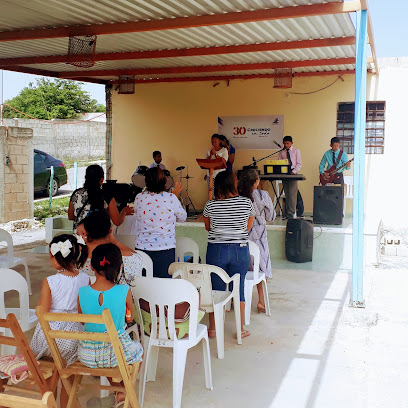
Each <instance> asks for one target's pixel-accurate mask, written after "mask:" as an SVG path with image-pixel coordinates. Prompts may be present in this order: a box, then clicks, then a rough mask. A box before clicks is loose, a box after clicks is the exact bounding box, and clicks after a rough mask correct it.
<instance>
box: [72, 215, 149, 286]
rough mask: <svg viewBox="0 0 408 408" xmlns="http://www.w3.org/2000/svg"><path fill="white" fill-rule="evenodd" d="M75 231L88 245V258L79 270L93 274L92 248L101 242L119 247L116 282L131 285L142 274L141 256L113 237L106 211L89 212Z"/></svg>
mask: <svg viewBox="0 0 408 408" xmlns="http://www.w3.org/2000/svg"><path fill="white" fill-rule="evenodd" d="M77 232H78V234H79V235H82V237H83V238H84V240H85V242H86V245H87V246H88V259H87V260H86V262H85V264H84V266H83V267H82V269H81V272H85V273H87V274H88V275H90V276H95V275H94V272H93V270H92V268H91V258H92V252H93V250H94V249H95V248H96V247H97V246H98V245H101V244H115V245H116V246H117V247H118V248H119V249H120V252H121V253H122V258H123V268H122V270H121V272H120V274H119V280H118V282H117V283H119V284H123V285H131V284H132V282H133V280H134V279H135V278H136V277H138V276H142V269H143V260H142V257H141V256H140V255H139V254H138V253H137V252H135V251H134V250H133V249H130V248H128V247H127V246H126V245H123V244H122V243H121V242H119V241H117V240H116V239H115V237H114V236H113V233H112V226H111V222H110V218H109V215H108V213H107V212H106V211H97V212H93V213H91V214H89V216H88V217H86V218H85V220H84V222H83V223H81V224H80V225H79V226H78V228H77Z"/></svg>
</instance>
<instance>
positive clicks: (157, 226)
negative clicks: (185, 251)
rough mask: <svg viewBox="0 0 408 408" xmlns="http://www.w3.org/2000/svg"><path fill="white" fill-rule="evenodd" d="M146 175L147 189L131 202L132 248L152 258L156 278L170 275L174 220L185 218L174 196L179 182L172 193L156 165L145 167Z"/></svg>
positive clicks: (181, 220)
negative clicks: (132, 218) (133, 223)
mask: <svg viewBox="0 0 408 408" xmlns="http://www.w3.org/2000/svg"><path fill="white" fill-rule="evenodd" d="M145 178H146V191H144V192H142V193H139V194H138V195H137V196H136V199H135V205H134V210H135V215H136V226H135V230H134V235H136V242H135V248H136V249H140V250H142V251H143V252H146V253H147V254H148V255H149V256H150V258H152V261H153V276H154V277H155V278H171V276H170V275H169V273H168V269H169V266H170V264H171V263H172V262H174V260H175V258H176V251H175V248H176V221H179V222H183V221H185V220H186V218H187V214H186V211H185V210H184V208H183V207H182V206H181V204H180V201H179V199H178V198H177V196H178V195H179V194H180V191H181V184H180V183H179V182H177V183H176V185H175V188H174V194H173V193H168V192H166V191H164V189H165V186H166V181H167V179H166V176H165V175H164V173H163V170H162V169H160V168H159V167H153V168H151V169H148V170H147V171H146V174H145Z"/></svg>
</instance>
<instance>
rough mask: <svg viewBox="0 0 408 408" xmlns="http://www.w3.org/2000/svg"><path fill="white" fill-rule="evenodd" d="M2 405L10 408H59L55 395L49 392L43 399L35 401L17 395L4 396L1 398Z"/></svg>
mask: <svg viewBox="0 0 408 408" xmlns="http://www.w3.org/2000/svg"><path fill="white" fill-rule="evenodd" d="M0 404H1V405H2V406H3V407H10V408H36V407H38V408H57V403H56V402H55V398H54V394H53V393H52V392H51V391H47V392H46V393H45V394H44V395H43V397H42V399H33V398H25V397H17V396H15V395H2V396H1V397H0Z"/></svg>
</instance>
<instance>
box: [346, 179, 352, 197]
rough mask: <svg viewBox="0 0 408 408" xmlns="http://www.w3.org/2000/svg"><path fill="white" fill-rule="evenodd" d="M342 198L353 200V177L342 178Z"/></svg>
mask: <svg viewBox="0 0 408 408" xmlns="http://www.w3.org/2000/svg"><path fill="white" fill-rule="evenodd" d="M344 197H345V198H353V176H344Z"/></svg>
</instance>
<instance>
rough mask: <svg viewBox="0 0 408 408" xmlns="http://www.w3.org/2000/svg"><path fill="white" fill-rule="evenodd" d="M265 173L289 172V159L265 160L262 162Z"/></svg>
mask: <svg viewBox="0 0 408 408" xmlns="http://www.w3.org/2000/svg"><path fill="white" fill-rule="evenodd" d="M264 173H265V174H290V165H289V160H288V159H285V160H266V162H265V164H264Z"/></svg>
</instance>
